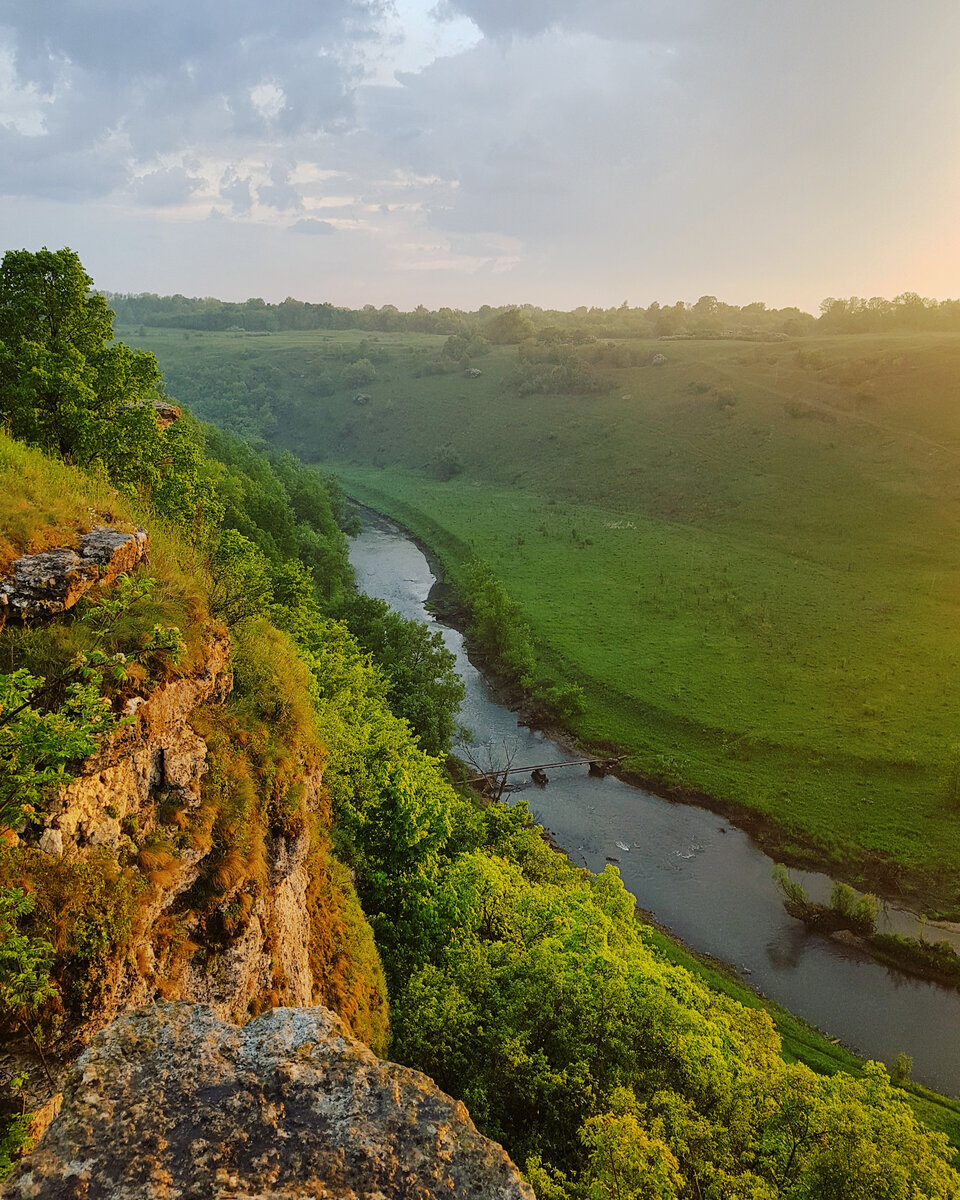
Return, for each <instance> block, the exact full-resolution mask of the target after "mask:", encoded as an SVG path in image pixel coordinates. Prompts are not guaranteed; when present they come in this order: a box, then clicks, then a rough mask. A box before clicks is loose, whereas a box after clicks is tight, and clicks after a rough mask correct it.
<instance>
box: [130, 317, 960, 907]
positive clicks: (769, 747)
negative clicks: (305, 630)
mask: <svg viewBox="0 0 960 1200" xmlns="http://www.w3.org/2000/svg"><path fill="white" fill-rule="evenodd" d="M140 341H141V342H142V344H144V345H149V346H150V347H151V348H152V349H153V350H155V351H156V353H157V354H158V355H159V356H160V359H161V361H162V362H163V363H164V366H165V369H166V370H167V372H168V379H169V380H171V381H174V380H175V383H174V382H171V384H170V386H171V389H174V388H175V390H176V392H177V394H178V396H179V397H180V398H181V399H184V400H186V401H188V402H189V403H191V404H194V405H196V406H197V408H198V409H199V411H201V412H202V413H204V414H206V415H209V416H211V417H212V418H213V419H215V420H217V421H228V422H233V423H234V424H236V425H238V426H240V427H245V428H256V429H257V430H258V431H259V432H261V433H263V434H264V435H266V436H268V437H270V438H271V440H273V441H275V442H276V443H277V444H279V445H286V446H290V447H296V448H297V450H298V452H299V453H300V454H302V455H303V456H304V457H306V458H308V459H309V458H316V459H322V460H323V462H324V465H325V467H326V468H327V469H331V468H335V469H336V470H337V472H338V473H339V474H340V477H341V478H342V479H343V480H344V482H345V486H346V487H347V489H348V490H349V491H350V492H351V494H353V495H355V496H357V497H358V498H360V499H362V500H364V501H365V502H368V503H370V504H371V505H372V506H374V507H378V508H380V509H382V510H383V511H386V512H389V513H391V514H392V515H394V516H397V517H398V518H399V519H401V520H402V521H403V522H404V523H405V524H406V525H407V526H408V527H410V528H411V529H413V530H414V532H416V533H417V534H418V535H419V536H421V537H422V538H424V540H426V541H427V542H428V543H429V544H431V545H432V546H433V547H434V549H435V550H437V551H438V552H439V553H440V554H441V556H442V557H443V559H444V561H445V562H446V564H447V566H448V567H449V569H450V571H451V573H452V575H453V577H454V578H455V579H456V580H458V581H461V582H462V580H463V578H464V575H463V571H464V568H465V567H466V564H467V563H468V562H470V561H471V560H472V559H474V558H482V559H484V560H486V562H487V563H489V564H490V566H491V568H492V570H493V572H494V574H495V576H496V577H497V579H498V580H499V581H500V582H501V583H502V584H503V585H504V586H505V588H506V591H507V593H508V595H509V597H510V598H511V599H512V600H513V601H514V602H516V603H517V604H518V605H519V607H520V610H521V613H522V616H523V619H524V621H525V623H526V624H527V625H528V626H529V627H530V629H531V630H532V633H533V637H534V643H535V649H536V653H537V657H538V659H539V663H538V671H539V673H541V674H543V675H544V676H545V677H547V678H552V679H554V680H556V681H563V682H566V683H572V684H576V685H579V686H580V687H582V689H583V693H584V700H585V709H584V712H583V715H582V716H573V717H572V718H571V719H570V723H571V725H572V727H573V728H574V729H575V730H576V732H577V733H579V734H580V735H581V737H583V738H584V739H585V740H587V741H589V742H590V743H592V744H598V745H602V746H611V745H616V746H618V747H621V748H624V749H627V750H629V751H631V752H632V753H633V754H634V756H635V757H634V759H633V767H634V770H635V772H636V773H637V774H638V775H639V776H641V777H643V778H645V779H648V780H652V781H659V783H660V785H661V786H663V787H669V788H673V787H679V788H684V789H687V790H689V791H694V792H701V793H705V794H707V795H710V796H713V797H715V798H717V799H718V800H720V801H727V802H733V803H735V804H737V805H738V806H741V808H742V809H746V810H749V812H751V813H753V814H755V815H756V817H757V818H758V819H759V820H760V821H761V822H766V823H768V828H772V829H774V830H775V831H776V832H777V837H778V840H779V842H780V844H781V846H782V848H783V849H784V851H785V852H786V853H788V854H791V853H792V854H793V855H794V856H795V857H800V856H802V855H803V854H804V853H805V852H808V851H810V850H813V852H814V853H815V855H816V856H817V857H819V858H820V859H821V860H822V859H824V858H825V859H828V860H829V861H830V862H831V863H832V865H833V866H834V867H835V868H836V869H842V870H844V871H845V872H846V873H847V875H848V877H849V878H850V879H851V880H853V881H854V882H857V881H860V880H863V881H864V882H869V883H870V884H872V885H873V886H874V887H876V888H878V889H880V890H883V891H887V892H890V891H893V892H897V891H899V890H903V889H907V890H911V889H912V890H917V891H920V892H921V893H922V894H924V895H925V896H927V897H928V898H929V900H930V902H931V903H932V904H934V905H938V906H941V907H944V908H955V907H956V905H957V903H958V899H960V892H958V873H957V868H956V864H957V862H958V861H960V823H958V821H957V819H956V797H955V795H954V792H955V791H956V789H955V788H953V790H951V785H950V779H951V778H952V776H951V774H950V772H951V763H952V762H953V755H954V751H953V747H954V746H955V744H956V742H957V727H956V718H955V714H956V712H957V709H958V699H960V697H958V686H960V684H958V680H960V672H958V670H957V667H958V660H957V649H956V642H955V638H954V637H953V632H952V631H953V629H954V628H955V626H956V623H957V615H958V614H957V605H958V600H957V597H958V595H960V592H958V588H957V581H958V579H960V551H958V549H957V547H958V546H960V538H958V537H957V533H958V523H960V507H958V500H960V493H958V491H957V484H956V459H957V455H958V453H960V425H958V421H960V417H958V413H960V407H958V405H957V403H956V400H957V383H956V380H957V378H960V340H958V337H957V335H955V334H951V333H944V334H934V333H929V334H927V333H921V334H915V335H914V334H903V333H896V332H894V333H890V334H885V335H872V334H863V335H857V336H847V335H843V336H840V335H835V336H821V335H819V334H817V333H816V332H811V333H810V334H809V335H808V336H806V337H804V338H802V339H797V340H793V341H782V342H775V343H751V342H749V341H743V340H679V341H673V342H644V341H642V340H618V341H611V342H603V341H590V340H589V339H587V340H585V341H582V342H578V343H572V342H569V341H568V342H564V341H563V340H561V339H558V338H557V337H555V336H554V335H553V334H551V333H549V331H543V330H541V331H540V332H539V333H537V334H536V335H535V337H534V338H532V339H529V340H528V341H527V342H524V343H521V344H520V346H519V347H517V346H512V345H511V346H490V347H487V348H486V351H485V353H483V354H482V355H481V356H479V357H478V356H474V357H472V358H471V359H470V362H471V364H473V365H472V366H471V368H470V369H471V370H479V371H481V372H482V373H481V374H480V375H479V376H473V375H470V374H468V373H467V372H466V371H465V369H464V365H463V361H462V360H459V359H451V358H449V357H448V356H447V355H446V347H447V343H448V341H449V339H445V338H443V337H440V336H434V337H430V336H427V335H411V334H404V335H401V334H380V335H373V334H369V333H365V332H359V331H355V332H354V331H338V332H335V333H332V332H328V331H320V332H316V333H300V334H293V333H289V334H283V333H281V334H276V335H270V336H261V337H257V338H251V337H244V336H242V335H217V334H198V333H189V334H184V333H173V332H166V333H155V334H153V335H152V336H148V337H146V338H141V339H140ZM657 354H662V355H664V356H665V359H666V361H664V362H662V363H659V364H654V363H653V358H654V356H655V355H657ZM570 356H576V357H577V359H578V360H580V361H582V363H583V364H584V366H585V368H588V369H589V370H590V371H593V372H596V373H597V374H598V375H599V376H601V377H602V379H603V381H604V386H605V390H604V391H603V392H600V393H592V394H589V395H582V394H569V393H560V394H556V393H554V394H546V395H544V394H541V393H540V392H539V391H536V390H527V388H526V387H525V381H527V380H529V378H530V373H531V372H536V371H539V370H540V369H541V367H544V366H549V365H550V364H549V360H550V359H554V360H556V363H562V362H563V361H567V360H569V358H570ZM359 357H363V358H366V359H368V360H369V361H370V362H371V363H373V364H374V366H375V369H376V371H377V378H376V379H375V380H374V381H372V382H371V383H369V384H367V385H365V386H364V391H363V395H364V397H365V399H364V401H363V403H357V402H356V401H357V398H358V397H357V394H356V392H355V390H354V389H352V388H350V387H347V386H345V385H342V384H340V383H339V381H338V372H339V370H340V368H341V365H342V364H345V363H349V362H350V361H353V359H354V358H359ZM556 363H554V365H556ZM617 363H620V364H623V365H616V364H617ZM551 369H552V368H551ZM258 380H260V381H262V382H261V383H258V382H257V381H258ZM217 397H226V398H225V399H217Z"/></svg>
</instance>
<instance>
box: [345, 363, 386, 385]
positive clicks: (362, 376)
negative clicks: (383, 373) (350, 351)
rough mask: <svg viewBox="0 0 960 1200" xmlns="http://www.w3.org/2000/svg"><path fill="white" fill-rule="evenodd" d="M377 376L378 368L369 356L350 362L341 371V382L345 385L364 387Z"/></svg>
mask: <svg viewBox="0 0 960 1200" xmlns="http://www.w3.org/2000/svg"><path fill="white" fill-rule="evenodd" d="M376 377H377V368H376V367H375V366H374V365H373V363H372V362H371V361H370V359H369V358H359V359H357V361H356V362H352V363H348V364H347V366H345V367H344V368H343V370H342V371H341V372H340V382H341V383H342V384H343V386H344V387H363V385H364V384H366V383H373V381H374V380H375V379H376Z"/></svg>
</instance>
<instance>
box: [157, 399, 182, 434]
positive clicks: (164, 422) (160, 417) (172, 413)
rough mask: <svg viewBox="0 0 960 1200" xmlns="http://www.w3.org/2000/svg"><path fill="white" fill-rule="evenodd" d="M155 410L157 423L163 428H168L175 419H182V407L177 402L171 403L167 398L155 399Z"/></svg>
mask: <svg viewBox="0 0 960 1200" xmlns="http://www.w3.org/2000/svg"><path fill="white" fill-rule="evenodd" d="M153 411H154V412H155V413H156V414H157V424H158V425H159V426H160V428H161V429H166V428H167V427H168V426H170V425H172V424H173V423H174V421H179V420H180V415H181V414H180V408H179V406H178V405H176V404H170V403H169V402H168V401H166V400H154V402H153Z"/></svg>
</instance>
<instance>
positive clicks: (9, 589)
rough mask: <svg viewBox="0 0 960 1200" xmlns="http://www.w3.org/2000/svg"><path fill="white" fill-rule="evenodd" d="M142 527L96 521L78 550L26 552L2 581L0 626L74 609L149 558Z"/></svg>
mask: <svg viewBox="0 0 960 1200" xmlns="http://www.w3.org/2000/svg"><path fill="white" fill-rule="evenodd" d="M147 546H148V538H147V534H146V532H145V531H144V530H143V529H136V530H134V531H133V532H126V531H124V530H121V529H112V528H110V527H109V526H107V525H97V526H95V527H94V528H93V529H91V530H90V532H89V533H85V534H84V535H83V537H82V538H81V539H80V550H79V553H78V552H77V551H76V550H70V549H67V548H64V549H58V550H45V551H43V552H42V553H41V554H25V555H23V557H21V558H18V559H17V560H16V562H15V563H14V564H13V574H12V575H11V576H9V577H8V578H6V579H3V580H0V624H2V621H3V619H4V618H5V617H7V616H8V615H9V616H17V617H20V618H21V620H29V619H31V618H35V617H47V616H52V615H54V614H56V613H62V612H66V611H67V609H69V608H73V606H74V605H75V604H76V602H77V601H78V600H79V599H80V597H81V596H83V595H85V593H87V592H88V591H89V590H90V589H91V588H92V587H93V585H94V584H95V583H99V584H101V585H104V586H106V585H109V584H111V583H113V582H114V580H115V579H116V578H117V576H119V575H122V574H123V572H124V571H132V570H133V568H134V567H136V566H137V565H138V564H139V563H141V562H142V561H143V559H144V558H145V557H146V553H147Z"/></svg>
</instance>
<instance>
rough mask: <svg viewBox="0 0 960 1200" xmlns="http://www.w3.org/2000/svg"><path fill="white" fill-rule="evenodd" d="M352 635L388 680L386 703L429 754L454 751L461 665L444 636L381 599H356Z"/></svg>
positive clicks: (348, 617)
mask: <svg viewBox="0 0 960 1200" xmlns="http://www.w3.org/2000/svg"><path fill="white" fill-rule="evenodd" d="M346 620H347V625H348V626H349V628H350V632H351V633H352V634H353V636H354V637H355V638H356V639H357V641H358V642H359V643H360V645H361V647H362V648H363V649H364V650H366V651H368V653H370V654H372V655H373V659H374V661H375V662H376V664H377V665H378V666H379V667H380V669H381V670H382V671H383V672H384V674H385V675H386V677H387V681H388V686H387V702H388V703H389V705H390V707H391V709H392V710H393V712H394V713H395V714H396V715H397V716H398V717H402V718H403V719H404V720H405V721H407V722H409V724H410V727H411V728H412V729H413V732H414V733H415V734H416V735H417V738H418V739H419V741H420V748H421V749H422V750H425V751H426V753H427V754H430V755H433V756H435V757H436V756H442V755H445V754H447V753H448V752H449V750H450V742H451V740H452V738H453V735H454V732H455V731H456V720H457V712H458V710H459V708H460V705H461V704H462V703H463V697H464V687H463V681H462V680H461V679H460V677H459V675H457V670H456V666H457V660H456V658H455V657H454V656H453V654H451V652H450V651H449V650H448V649H447V647H446V646H445V645H444V643H443V636H442V634H440V633H439V632H437V631H436V630H434V631H432V632H431V630H430V629H429V628H428V627H427V626H426V625H424V624H423V622H422V621H408V620H406V619H405V618H404V617H401V616H400V614H399V613H395V612H393V611H392V610H391V609H390V607H389V606H388V605H387V604H385V603H384V602H383V601H382V600H375V599H374V598H373V597H371V596H357V597H356V598H355V599H353V600H352V601H351V603H350V605H349V607H348V609H347V612H346Z"/></svg>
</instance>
